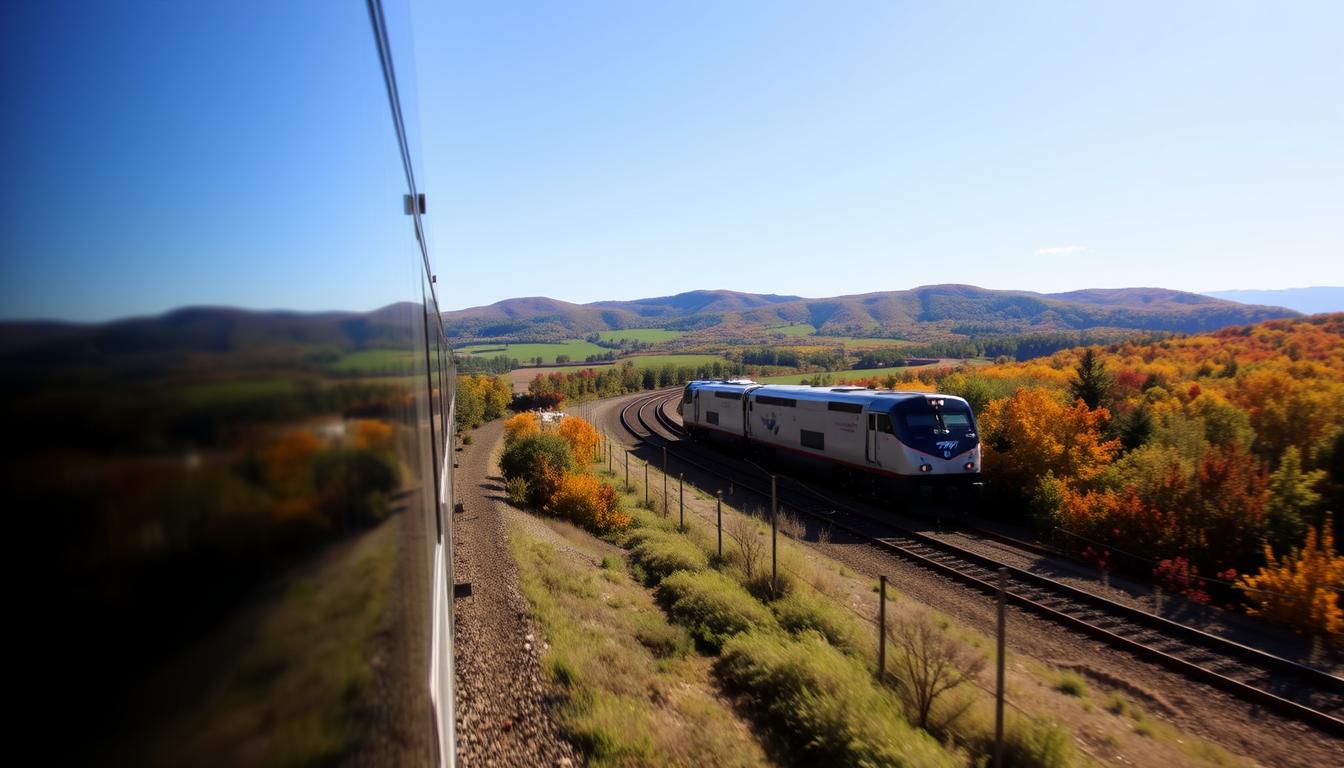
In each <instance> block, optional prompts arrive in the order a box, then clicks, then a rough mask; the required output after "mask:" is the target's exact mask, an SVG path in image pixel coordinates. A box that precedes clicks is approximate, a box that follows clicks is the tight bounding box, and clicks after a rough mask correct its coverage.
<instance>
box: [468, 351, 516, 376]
mask: <svg viewBox="0 0 1344 768" xmlns="http://www.w3.org/2000/svg"><path fill="white" fill-rule="evenodd" d="M454 362H455V363H456V364H457V372H458V373H465V374H495V375H500V376H502V375H503V374H506V373H508V372H509V371H512V370H513V369H514V368H517V367H519V366H518V358H516V357H509V356H508V355H495V356H494V357H481V356H478V355H462V356H459V357H457V358H456V359H455V360H454Z"/></svg>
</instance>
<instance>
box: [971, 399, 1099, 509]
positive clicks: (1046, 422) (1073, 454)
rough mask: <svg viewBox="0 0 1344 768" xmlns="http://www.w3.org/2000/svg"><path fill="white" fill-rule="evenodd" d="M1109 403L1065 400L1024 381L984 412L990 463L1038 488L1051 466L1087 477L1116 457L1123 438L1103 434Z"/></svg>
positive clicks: (1059, 473)
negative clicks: (1103, 405) (1092, 405)
mask: <svg viewBox="0 0 1344 768" xmlns="http://www.w3.org/2000/svg"><path fill="white" fill-rule="evenodd" d="M1109 418H1110V412H1109V411H1107V410H1106V409H1105V408H1097V409H1095V410H1093V409H1089V408H1088V407H1087V405H1086V404H1084V403H1083V402H1082V401H1078V402H1077V403H1075V404H1074V405H1073V406H1072V407H1070V406H1068V405H1065V404H1064V403H1063V402H1061V401H1060V399H1059V397H1057V396H1056V395H1055V394H1054V393H1052V392H1049V391H1047V390H1044V389H1037V388H1031V387H1025V388H1022V389H1019V390H1018V391H1017V392H1015V393H1014V394H1013V396H1012V397H1007V398H1003V399H1000V400H994V401H993V402H991V403H990V404H989V407H988V408H986V409H985V412H984V413H983V414H982V415H981V418H980V430H981V433H982V437H983V438H984V443H983V444H984V446H985V459H984V463H985V468H986V469H987V470H988V471H989V472H990V473H992V474H994V475H997V476H999V477H1001V478H1003V479H1005V480H1008V481H1010V484H1011V486H1012V487H1016V488H1034V487H1035V486H1036V479H1037V478H1039V477H1040V476H1042V475H1044V474H1045V473H1046V472H1053V473H1055V477H1057V478H1060V479H1061V480H1067V481H1079V482H1084V483H1086V482H1088V481H1090V480H1092V479H1093V478H1095V477H1096V476H1097V475H1098V474H1099V473H1100V472H1101V471H1102V470H1103V469H1104V468H1105V467H1106V465H1107V464H1108V463H1109V462H1110V461H1111V459H1112V458H1114V457H1115V454H1116V451H1118V450H1119V449H1120V441H1119V440H1103V439H1102V436H1101V430H1102V427H1103V426H1104V425H1105V424H1106V421H1107V420H1108V419H1109Z"/></svg>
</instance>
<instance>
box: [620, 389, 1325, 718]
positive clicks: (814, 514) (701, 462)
mask: <svg viewBox="0 0 1344 768" xmlns="http://www.w3.org/2000/svg"><path fill="white" fill-rule="evenodd" d="M679 397H680V394H679V393H675V394H671V395H669V394H668V393H667V392H666V391H663V392H658V393H654V394H651V395H645V396H642V397H638V398H634V399H633V400H631V402H630V403H629V404H627V405H625V406H624V407H623V408H622V409H621V412H620V421H621V425H622V426H623V427H624V428H625V429H626V430H627V431H628V432H629V433H630V434H632V435H634V436H635V437H636V438H638V439H639V440H641V441H643V442H645V443H647V444H649V445H654V446H658V447H663V448H665V449H666V450H667V452H668V454H669V455H671V456H674V457H676V459H677V460H678V461H680V462H682V463H683V464H687V465H690V466H693V467H695V468H696V469H698V470H700V471H702V472H705V473H707V474H709V475H712V476H715V477H718V478H720V479H723V480H727V481H729V482H731V483H733V484H734V485H735V486H737V487H739V488H744V489H746V490H748V491H750V492H752V493H756V494H760V495H762V496H764V497H765V498H767V499H768V498H769V496H770V484H769V474H768V473H767V472H766V471H765V470H763V469H761V468H760V467H757V466H756V465H754V464H751V463H750V462H746V461H739V460H735V459H730V458H728V457H724V456H721V455H720V456H715V455H713V453H711V452H707V451H702V450H696V449H689V448H687V447H686V446H685V443H683V442H682V438H683V437H684V436H685V435H686V430H685V429H684V428H683V427H682V426H681V425H680V424H678V423H677V422H676V421H675V420H674V419H673V418H672V417H670V416H669V415H668V414H667V408H668V407H669V406H671V405H672V404H675V403H676V402H677V400H678V399H679ZM650 410H652V412H653V415H652V417H646V415H645V413H646V411H650ZM779 479H780V480H781V481H782V482H780V483H779V494H780V502H781V503H787V504H788V506H789V508H790V509H796V510H798V511H800V512H802V513H803V514H805V515H807V516H808V517H811V518H813V519H815V520H818V521H820V522H822V523H824V524H825V525H829V526H831V527H834V528H836V529H839V530H842V531H845V532H846V533H848V534H850V535H851V536H855V537H858V538H860V539H862V540H863V541H866V542H867V543H869V544H871V545H873V546H875V547H879V548H881V549H882V550H884V551H887V552H890V553H893V554H896V555H898V556H900V557H903V558H905V559H907V560H910V561H913V562H915V563H917V564H919V565H920V566H922V567H924V568H927V569H929V570H931V571H934V572H936V573H939V574H942V575H944V576H947V577H949V578H952V579H954V580H956V581H958V582H961V583H963V584H965V585H967V586H969V587H972V588H974V589H978V590H980V591H982V592H987V593H997V591H998V588H999V585H998V578H999V574H1003V576H1004V578H1005V579H1006V589H1005V594H1006V597H1007V599H1008V600H1009V601H1010V602H1012V603H1014V604H1016V605H1018V606H1021V607H1022V608H1024V609H1026V610H1029V611H1032V612H1034V613H1036V614H1038V615H1041V616H1044V617H1046V618H1047V619H1050V620H1052V621H1055V622H1057V623H1060V624H1062V625H1064V626H1066V627H1069V628H1071V629H1073V630H1076V631H1080V632H1083V633H1084V634H1087V635H1089V636H1091V637H1095V638H1098V639H1100V640H1103V641H1105V642H1106V643H1108V644H1110V645H1112V646H1114V647H1116V648H1120V649H1123V650H1126V651H1129V652H1131V653H1134V654H1136V655H1138V656H1140V657H1143V658H1146V659H1149V660H1151V661H1153V662H1156V663H1158V664H1162V665H1163V666H1166V667H1167V668H1169V669H1172V670H1175V671H1177V672H1179V673H1181V674H1183V675H1186V676H1188V677H1190V678H1192V679H1196V680H1200V681H1203V682H1205V683H1208V684H1210V685H1213V686H1215V687H1217V688H1220V689H1222V690H1225V691H1228V692H1229V693H1232V694H1234V695H1236V696H1239V697H1241V698H1243V699H1245V700H1247V701H1250V702H1253V703H1255V704H1259V705H1262V706H1265V707H1269V708H1271V709H1273V710H1275V711H1277V712H1280V713H1283V714H1285V715H1288V716H1290V717H1293V718H1295V719H1298V720H1301V721H1303V722H1306V723H1309V724H1311V725H1313V726H1314V727H1316V728H1319V729H1321V730H1323V731H1325V732H1327V733H1331V734H1334V735H1336V736H1340V735H1344V680H1341V679H1340V678H1338V677H1335V676H1334V675H1331V674H1329V673H1327V672H1324V671H1321V670H1318V669H1314V668H1312V667H1308V666H1306V665H1303V664H1299V663H1297V662H1295V661H1292V660H1290V659H1284V658H1281V657H1279V656H1275V655H1272V654H1269V653H1266V652H1264V651H1261V650H1258V649H1255V648H1251V647H1248V646H1245V645H1241V644H1239V643H1236V642H1233V641H1231V640H1227V639H1225V638H1221V637H1218V636H1216V635H1211V634H1209V633H1206V632H1203V631H1200V630H1198V629H1194V628H1191V627H1188V626H1186V625H1184V624H1180V623H1178V622H1175V621H1171V620H1169V619H1165V618H1163V617H1161V616H1156V615H1153V614H1151V613H1147V612H1145V611H1142V610H1139V609H1137V608H1133V607H1131V606H1127V605H1123V604H1120V603H1117V602H1114V601H1112V600H1109V599H1107V598H1105V597H1101V596H1099V595H1094V594H1092V593H1089V592H1086V591H1083V590H1080V589H1077V588H1075V587H1072V586H1069V585H1067V584H1063V583H1060V582H1058V581H1055V580H1053V579H1050V578H1048V577H1046V576H1042V575H1040V574H1038V573H1033V572H1031V571H1027V570H1024V569H1021V568H1017V567H1014V566H1011V565H1005V564H1004V563H1001V562H998V561H995V560H993V559H992V558H989V557H986V556H985V555H982V554H980V553H977V552H972V551H970V550H967V549H964V548H962V547H959V546H957V545H955V544H953V543H950V542H948V541H945V540H943V539H937V538H933V537H930V536H926V535H924V534H921V533H918V532H916V531H912V530H908V529H905V528H901V527H900V526H898V525H897V524H895V523H894V522H893V521H891V520H879V519H877V518H875V517H873V516H871V515H868V514H865V513H864V512H862V511H860V510H859V509H857V508H856V507H855V506H854V505H852V504H847V503H845V502H843V501H840V500H837V499H836V498H835V497H833V496H830V495H826V494H822V493H820V492H818V491H816V490H813V489H811V488H808V487H807V486H804V485H803V484H801V483H798V482H796V481H792V480H790V479H789V478H786V477H783V476H781V477H780V478H779ZM786 495H787V496H788V498H787V499H786V498H785V497H786ZM997 538H1001V539H1002V540H1004V541H1006V542H1008V543H1011V544H1014V545H1016V544H1021V545H1022V546H1023V547H1025V548H1026V549H1027V550H1028V551H1032V552H1034V553H1036V554H1040V553H1041V552H1040V551H1041V550H1042V548H1040V547H1036V546H1035V545H1030V544H1026V543H1025V542H1018V541H1017V540H1015V539H1011V538H1008V537H997Z"/></svg>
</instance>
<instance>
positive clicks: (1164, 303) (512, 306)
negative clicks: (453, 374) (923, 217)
mask: <svg viewBox="0 0 1344 768" xmlns="http://www.w3.org/2000/svg"><path fill="white" fill-rule="evenodd" d="M1296 314H1297V313H1296V312H1294V311H1293V310H1291V309H1286V308H1283V307H1276V306H1255V305H1247V304H1244V303H1237V302H1233V301H1226V300H1223V299H1219V298H1214V297H1210V296H1203V295H1200V294H1196V293H1185V292H1182V291H1171V290H1166V289H1162V288H1118V289H1091V290H1083V291H1071V292H1068V293H1057V294H1042V293H1033V292H1030V291H996V290H990V289H986V288H978V287H975V286H971V285H930V286H923V287H920V288H914V289H911V290H905V291H882V292H879V293H865V294H856V295H852V296H837V297H833V298H822V299H806V298H801V297H798V296H777V295H762V294H752V293H740V292H735V291H690V292H688V293H680V294H677V295H675V296H664V297H658V298H650V299H638V300H635V301H599V302H594V303H591V304H571V303H568V302H563V301H556V300H554V299H545V298H527V299H508V300H506V301H501V302H498V303H496V304H491V305H490V306H488V307H473V308H471V309H463V310H457V311H454V312H446V313H444V323H445V325H446V327H447V329H448V334H449V336H450V337H453V338H458V339H484V338H514V339H524V338H527V339H533V340H542V339H546V338H561V337H575V336H584V335H587V334H589V333H593V332H595V331H605V330H620V329H624V328H639V327H665V328H675V329H683V330H694V329H701V328H714V327H719V326H722V328H723V330H725V331H731V332H733V333H740V332H741V331H743V329H753V328H754V329H757V330H760V331H764V330H765V329H767V328H770V327H774V326H781V325H788V324H791V323H807V324H810V325H812V326H813V327H815V328H817V329H818V332H820V333H823V334H829V335H841V336H860V335H864V336H887V337H891V338H905V339H930V338H937V337H946V336H947V335H949V334H951V335H976V334H992V333H1021V332H1026V331H1054V330H1083V329H1091V328H1119V329H1135V330H1149V331H1177V332H1186V333H1198V332H1203V331H1211V330H1214V329H1217V328H1221V327H1223V326H1227V325H1236V324H1245V323H1255V322H1259V321H1262V320H1267V319H1271V318H1279V317H1293V316H1295V315H1296Z"/></svg>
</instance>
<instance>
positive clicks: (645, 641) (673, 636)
mask: <svg viewBox="0 0 1344 768" xmlns="http://www.w3.org/2000/svg"><path fill="white" fill-rule="evenodd" d="M635 639H636V640H638V641H639V644H640V645H642V646H644V647H645V648H648V649H649V652H650V653H652V654H653V655H654V656H656V657H657V658H660V659H668V658H680V657H682V656H685V655H686V654H688V653H690V651H691V636H690V634H689V633H687V631H686V628H685V627H679V626H677V625H675V624H666V623H664V622H663V620H662V616H661V615H657V620H656V621H650V622H648V623H646V624H643V625H641V626H639V627H637V628H636V629H635Z"/></svg>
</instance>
